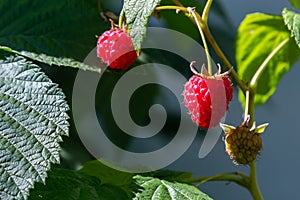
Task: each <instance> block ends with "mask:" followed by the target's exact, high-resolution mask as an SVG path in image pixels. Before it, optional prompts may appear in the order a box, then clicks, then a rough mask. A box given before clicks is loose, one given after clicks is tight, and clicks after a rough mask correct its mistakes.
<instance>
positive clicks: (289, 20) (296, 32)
mask: <svg viewBox="0 0 300 200" xmlns="http://www.w3.org/2000/svg"><path fill="white" fill-rule="evenodd" d="M282 16H283V19H284V23H285V24H286V26H287V27H288V29H289V30H290V31H291V35H292V36H293V37H294V38H295V40H296V43H297V44H298V46H299V48H300V14H298V13H295V12H293V11H290V10H289V9H287V8H285V9H283V11H282Z"/></svg>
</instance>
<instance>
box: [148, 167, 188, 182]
mask: <svg viewBox="0 0 300 200" xmlns="http://www.w3.org/2000/svg"><path fill="white" fill-rule="evenodd" d="M143 175H144V176H151V177H155V178H159V179H164V180H167V181H178V182H184V181H185V180H187V179H190V178H191V177H192V173H191V172H180V171H171V170H158V171H153V172H149V173H146V174H143Z"/></svg>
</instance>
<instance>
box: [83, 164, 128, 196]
mask: <svg viewBox="0 0 300 200" xmlns="http://www.w3.org/2000/svg"><path fill="white" fill-rule="evenodd" d="M79 173H81V174H84V175H89V176H95V177H97V178H98V179H100V180H101V182H102V183H105V184H111V185H115V186H118V187H120V188H122V189H123V190H124V191H126V193H127V196H128V198H129V197H131V190H130V185H131V183H132V177H133V175H134V174H130V173H126V172H121V171H118V170H115V169H112V168H110V167H108V166H106V165H104V164H102V163H101V162H99V161H98V160H94V161H89V162H87V163H85V164H84V165H83V167H82V168H81V169H80V170H79Z"/></svg>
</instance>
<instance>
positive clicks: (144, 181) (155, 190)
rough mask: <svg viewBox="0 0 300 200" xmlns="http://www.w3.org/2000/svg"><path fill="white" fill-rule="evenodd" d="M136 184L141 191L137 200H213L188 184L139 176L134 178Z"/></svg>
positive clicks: (137, 195) (136, 197)
mask: <svg viewBox="0 0 300 200" xmlns="http://www.w3.org/2000/svg"><path fill="white" fill-rule="evenodd" d="M134 179H135V181H136V184H137V185H138V186H140V187H141V188H142V189H140V190H139V191H138V192H137V193H136V196H135V198H134V199H135V200H139V199H141V200H148V199H155V200H160V199H161V200H169V199H171V200H177V199H181V200H185V199H186V200H190V199H193V200H197V199H198V200H211V199H212V198H210V197H209V196H208V195H206V194H204V193H203V192H201V191H200V190H198V189H197V188H196V187H194V186H192V185H188V184H183V183H177V182H169V181H165V180H160V179H158V178H152V177H143V176H140V175H137V176H135V177H134Z"/></svg>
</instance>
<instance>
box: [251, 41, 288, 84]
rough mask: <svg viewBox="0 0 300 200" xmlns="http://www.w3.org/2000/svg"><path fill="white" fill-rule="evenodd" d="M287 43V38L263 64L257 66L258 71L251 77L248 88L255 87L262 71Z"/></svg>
mask: <svg viewBox="0 0 300 200" xmlns="http://www.w3.org/2000/svg"><path fill="white" fill-rule="evenodd" d="M288 41H289V38H287V39H285V40H283V41H282V42H281V43H280V44H279V45H278V46H277V47H276V48H275V49H274V50H273V51H272V52H271V53H270V54H269V55H268V57H267V58H266V59H265V60H264V61H263V63H262V64H261V65H260V66H259V68H258V70H257V71H256V72H255V74H254V75H253V77H252V79H251V81H250V87H252V88H253V89H255V88H256V85H257V83H258V80H259V78H260V77H261V75H262V74H263V71H264V70H265V68H266V67H267V65H268V63H269V62H270V61H271V60H272V58H273V57H274V56H275V55H276V53H278V52H279V51H280V50H281V49H282V47H284V45H286V44H287V43H288Z"/></svg>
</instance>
